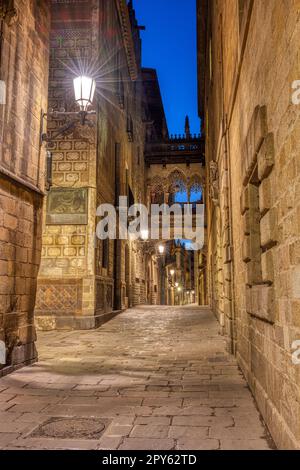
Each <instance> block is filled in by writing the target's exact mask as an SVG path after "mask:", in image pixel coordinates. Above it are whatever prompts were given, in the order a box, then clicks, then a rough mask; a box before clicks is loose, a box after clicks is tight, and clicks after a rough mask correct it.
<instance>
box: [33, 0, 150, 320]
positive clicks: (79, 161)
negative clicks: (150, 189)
mask: <svg viewBox="0 0 300 470" xmlns="http://www.w3.org/2000/svg"><path fill="white" fill-rule="evenodd" d="M87 3H89V5H90V3H92V8H87ZM51 4H52V5H51V60H50V83H49V107H50V108H53V109H54V110H59V109H60V108H64V109H66V110H68V111H74V110H75V109H76V108H74V97H73V90H72V80H73V78H74V77H75V76H76V75H80V73H81V68H82V67H83V66H84V67H85V70H86V73H89V74H91V75H92V76H94V77H95V79H96V85H97V89H96V90H97V91H96V98H95V101H94V109H95V111H96V114H95V116H92V117H90V121H91V122H90V125H89V126H87V125H86V126H80V125H76V127H75V128H74V130H72V132H68V133H66V134H65V135H62V136H60V137H59V138H57V139H54V142H53V143H51V145H48V149H49V151H51V153H52V159H53V163H52V188H51V190H50V192H49V194H48V197H47V199H46V201H45V205H44V232H43V253H42V262H41V268H40V273H39V284H38V297H37V304H36V321H37V325H38V327H39V328H42V329H55V328H59V329H60V328H78V329H86V328H94V327H97V326H99V325H100V324H101V323H102V322H103V321H105V320H106V319H107V318H109V317H110V316H111V315H112V314H113V312H116V311H120V310H123V309H125V308H127V307H130V306H133V305H137V304H140V303H146V302H147V301H151V302H152V301H153V299H152V298H151V299H149V296H148V298H147V279H146V272H147V269H146V264H147V263H148V262H149V260H148V258H147V255H145V253H144V252H143V245H142V244H141V243H139V242H132V241H130V240H127V241H124V240H106V241H101V240H99V239H95V233H96V228H97V223H98V222H99V219H98V218H97V217H96V211H97V208H98V207H99V206H100V205H101V204H111V205H114V206H115V207H118V205H119V196H128V201H129V203H128V204H129V206H130V205H132V204H133V203H143V202H145V190H144V173H145V165H144V158H143V155H144V143H145V131H146V127H145V126H146V125H145V119H144V115H145V100H144V83H143V75H142V68H141V40H140V34H139V26H138V24H137V21H136V18H135V12H134V10H133V8H132V5H131V3H129V5H127V2H125V0H120V1H111V2H107V0H94V1H93V2H90V1H89V2H86V1H83V0H78V1H74V2H72V3H71V4H70V2H68V1H65V2H57V1H55V0H53V1H52V2H51ZM75 106H76V105H75ZM65 122H66V119H62V118H61V117H60V116H57V117H56V116H55V115H54V117H53V116H51V118H48V123H47V130H48V135H49V136H50V137H51V135H55V132H56V131H57V128H59V127H60V126H62V125H63V124H65ZM78 207H80V209H79V212H80V214H81V215H80V216H78ZM151 262H152V260H151ZM153 263H155V261H154V260H153ZM151 269H153V267H152V268H151ZM151 282H152V281H151ZM156 289H157V287H156Z"/></svg>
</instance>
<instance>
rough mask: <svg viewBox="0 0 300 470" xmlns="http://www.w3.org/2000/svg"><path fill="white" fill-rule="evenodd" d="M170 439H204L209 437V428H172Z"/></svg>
mask: <svg viewBox="0 0 300 470" xmlns="http://www.w3.org/2000/svg"><path fill="white" fill-rule="evenodd" d="M169 437H171V438H172V439H186V438H187V439H189V438H193V439H197V440H200V439H203V438H205V437H208V427H207V428H205V427H192V426H189V425H188V426H171V427H170V429H169Z"/></svg>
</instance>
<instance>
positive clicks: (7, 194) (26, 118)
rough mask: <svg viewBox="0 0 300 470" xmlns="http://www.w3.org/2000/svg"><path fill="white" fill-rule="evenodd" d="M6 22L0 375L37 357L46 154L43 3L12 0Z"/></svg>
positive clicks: (0, 155)
mask: <svg viewBox="0 0 300 470" xmlns="http://www.w3.org/2000/svg"><path fill="white" fill-rule="evenodd" d="M14 4H15V8H16V12H17V15H16V16H15V17H13V18H12V19H10V20H9V21H4V30H3V43H2V50H1V69H0V74H1V75H0V78H1V80H4V81H5V83H6V88H7V97H6V104H5V105H0V340H2V341H5V344H6V348H7V363H6V365H5V366H0V375H1V374H5V373H7V372H9V371H10V370H12V369H13V368H15V367H18V366H20V365H23V364H26V363H30V362H32V361H34V360H36V357H37V355H36V350H35V346H34V342H35V339H36V334H35V327H34V319H33V310H34V303H35V293H36V279H37V273H38V267H39V262H40V255H41V216H42V199H43V196H42V191H43V188H44V178H45V172H44V157H45V155H44V152H43V150H41V149H40V145H39V141H40V125H41V112H42V110H45V109H46V107H47V80H48V61H49V58H48V55H49V49H48V45H49V44H48V43H49V29H50V28H49V19H50V16H49V5H48V2H47V1H40V2H27V1H26V2H25V1H23V0H16V1H15V2H14Z"/></svg>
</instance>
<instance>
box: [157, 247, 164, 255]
mask: <svg viewBox="0 0 300 470" xmlns="http://www.w3.org/2000/svg"><path fill="white" fill-rule="evenodd" d="M158 251H159V254H160V255H163V254H164V252H165V247H164V246H163V245H159V247H158Z"/></svg>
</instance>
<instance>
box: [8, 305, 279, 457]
mask: <svg viewBox="0 0 300 470" xmlns="http://www.w3.org/2000/svg"><path fill="white" fill-rule="evenodd" d="M218 328H219V327H218V324H217V322H216V321H215V319H214V317H213V315H212V313H211V312H210V310H208V309H199V308H196V307H185V308H180V307H176V308H174V307H172V308H169V307H151V308H150V307H139V308H135V309H132V310H129V311H127V312H125V313H123V314H121V315H119V316H118V317H116V318H115V319H114V320H112V321H111V322H109V323H107V324H105V325H104V326H102V327H101V328H100V329H98V330H96V331H85V332H80V333H79V332H76V331H70V332H57V331H56V332H49V333H45V332H43V333H39V341H38V350H39V359H40V360H39V362H38V363H37V364H35V365H34V366H32V367H28V368H24V369H21V370H19V371H17V372H15V373H13V374H11V375H10V376H7V377H4V378H2V379H1V380H0V410H1V412H0V448H2V449H109V450H110V449H119V450H126V449H142V450H160V449H163V450H169V449H178V450H179V449H180V450H184V449H186V450H189V449H200V450H201V449H207V450H214V449H216V450H218V449H269V448H272V447H273V445H272V441H271V440H270V438H269V437H268V433H267V432H266V429H265V427H264V426H263V424H262V422H261V420H260V416H259V413H258V411H257V409H256V406H255V404H254V401H253V399H252V396H251V393H250V391H249V390H248V388H247V386H246V382H245V380H244V378H243V376H242V375H241V373H240V372H239V370H238V367H237V365H236V361H235V359H234V358H233V357H231V356H229V355H228V354H227V353H226V352H225V342H224V340H223V338H222V336H220V335H219V334H218Z"/></svg>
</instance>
